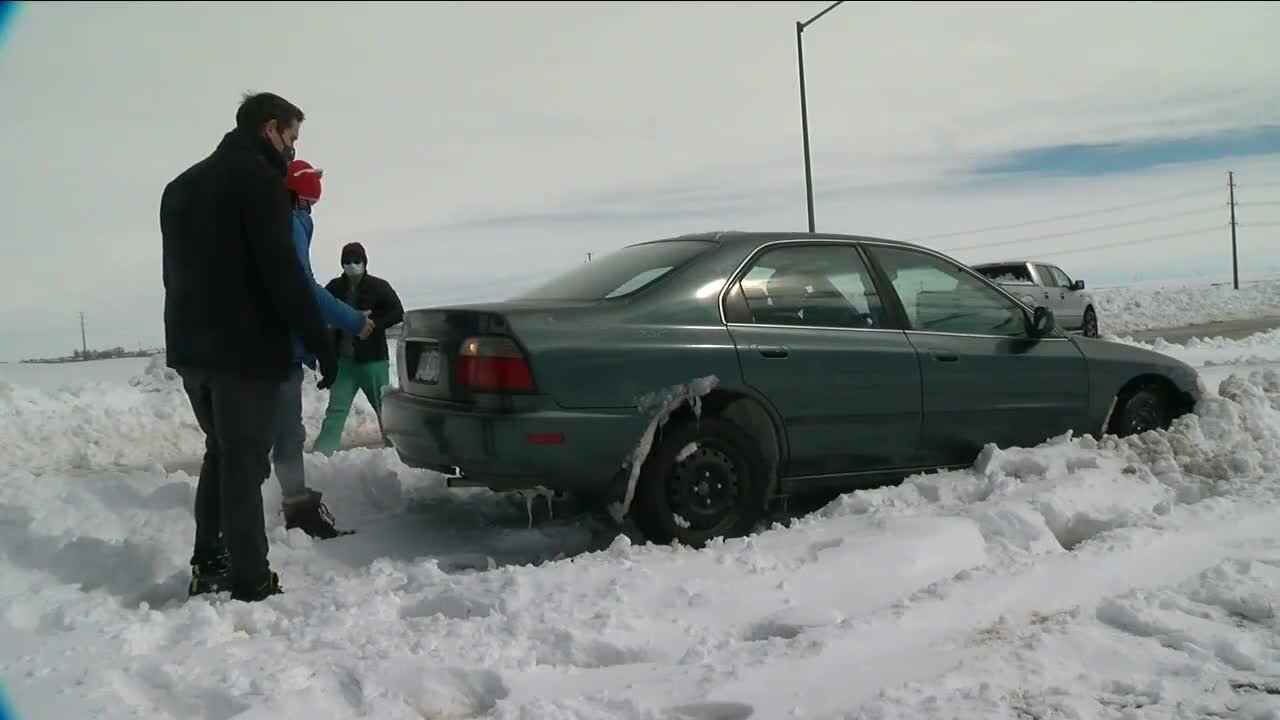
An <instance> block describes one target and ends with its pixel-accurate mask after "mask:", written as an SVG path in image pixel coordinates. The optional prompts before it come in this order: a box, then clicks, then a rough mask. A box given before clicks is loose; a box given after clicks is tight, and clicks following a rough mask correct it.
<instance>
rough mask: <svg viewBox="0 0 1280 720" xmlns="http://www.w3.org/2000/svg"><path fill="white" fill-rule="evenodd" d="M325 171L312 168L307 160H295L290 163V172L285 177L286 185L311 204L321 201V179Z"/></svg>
mask: <svg viewBox="0 0 1280 720" xmlns="http://www.w3.org/2000/svg"><path fill="white" fill-rule="evenodd" d="M322 175H324V171H323V170H321V169H319V168H314V167H311V163H309V162H307V161H306V160H294V161H293V162H290V163H289V171H288V173H287V174H286V175H285V178H284V184H285V187H287V188H289V189H290V190H292V191H293V192H295V193H297V194H298V197H300V198H302V199H303V200H310V201H311V202H319V201H320V177H321V176H322Z"/></svg>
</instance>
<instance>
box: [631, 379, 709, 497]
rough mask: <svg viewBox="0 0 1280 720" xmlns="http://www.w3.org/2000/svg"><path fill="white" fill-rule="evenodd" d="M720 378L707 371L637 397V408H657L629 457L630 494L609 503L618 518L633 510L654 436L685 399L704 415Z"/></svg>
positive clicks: (694, 409) (642, 410) (654, 409)
mask: <svg viewBox="0 0 1280 720" xmlns="http://www.w3.org/2000/svg"><path fill="white" fill-rule="evenodd" d="M719 382H720V380H719V378H717V377H716V376H715V375H707V376H704V377H700V378H696V379H694V380H693V381H692V382H688V383H682V384H680V385H672V386H670V387H667V388H664V389H662V390H659V391H657V392H652V393H647V394H645V395H642V396H641V397H639V398H637V399H636V409H637V410H639V411H640V412H642V413H643V412H653V416H652V418H651V419H650V420H649V425H648V427H646V428H645V431H644V434H643V435H641V436H640V441H639V443H637V444H636V448H635V450H634V451H633V452H632V454H631V457H630V458H628V460H627V462H628V464H629V465H630V468H631V472H630V475H629V476H628V477H627V490H626V494H625V495H624V496H623V499H622V500H621V502H616V503H613V504H611V505H610V506H609V512H610V514H611V515H612V516H613V519H614V520H615V521H617V522H622V520H623V518H625V517H626V516H627V513H628V512H630V510H631V501H632V500H633V499H634V498H635V494H636V483H637V482H639V480H640V470H641V469H642V468H643V467H644V462H645V459H646V458H648V457H649V450H650V449H651V448H652V446H653V438H654V435H655V434H657V432H658V428H659V427H662V426H663V425H665V424H666V423H667V420H669V419H670V418H671V414H672V413H674V412H675V411H676V410H677V409H679V408H680V406H681V405H683V404H685V403H689V405H690V406H691V407H692V408H693V414H694V415H695V416H696V417H699V418H701V417H702V397H703V396H704V395H706V394H707V393H709V392H711V391H712V390H714V389H715V387H716V385H717V384H718V383H719ZM623 467H627V465H625V464H624V465H623Z"/></svg>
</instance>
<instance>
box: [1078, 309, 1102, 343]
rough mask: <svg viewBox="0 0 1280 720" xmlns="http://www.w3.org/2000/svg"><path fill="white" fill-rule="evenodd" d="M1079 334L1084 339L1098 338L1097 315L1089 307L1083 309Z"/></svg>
mask: <svg viewBox="0 0 1280 720" xmlns="http://www.w3.org/2000/svg"><path fill="white" fill-rule="evenodd" d="M1081 332H1083V334H1084V336H1085V337H1091V338H1096V337H1098V314H1097V313H1096V312H1094V311H1093V308H1091V307H1090V308H1085V311H1084V326H1083V327H1082V328H1081Z"/></svg>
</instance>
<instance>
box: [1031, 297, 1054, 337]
mask: <svg viewBox="0 0 1280 720" xmlns="http://www.w3.org/2000/svg"><path fill="white" fill-rule="evenodd" d="M1057 325H1058V323H1057V320H1056V319H1055V318H1054V316H1053V311H1052V310H1050V309H1049V308H1047V307H1045V306H1044V305H1037V306H1036V309H1035V310H1034V311H1033V312H1032V313H1031V334H1032V335H1033V336H1035V337H1045V336H1046V335H1049V334H1050V333H1052V332H1053V331H1054V329H1056V328H1057Z"/></svg>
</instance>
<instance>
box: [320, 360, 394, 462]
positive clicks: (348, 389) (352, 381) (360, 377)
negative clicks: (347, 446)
mask: <svg viewBox="0 0 1280 720" xmlns="http://www.w3.org/2000/svg"><path fill="white" fill-rule="evenodd" d="M390 377H391V371H390V362H389V361H387V360H374V361H373V362H365V363H362V362H356V361H355V360H352V359H351V358H345V357H344V358H338V377H337V378H336V379H335V380H334V382H333V386H332V387H330V388H329V408H328V409H327V410H325V414H324V423H323V424H322V425H321V426H320V434H319V435H317V436H316V444H315V451H316V452H318V453H322V454H324V455H332V454H334V453H335V452H337V451H338V448H339V446H340V445H341V444H342V428H343V426H344V425H346V424H347V415H348V414H349V413H350V412H351V403H352V402H354V401H355V399H356V391H359V392H362V393H364V397H365V399H366V400H368V401H369V404H370V405H372V406H373V412H374V413H375V414H377V416H378V428H379V431H381V428H382V388H383V386H385V385H386V384H387V383H388V382H389V380H390ZM382 442H383V444H384V445H387V446H390V443H389V442H387V436H386V435H385V434H384V435H383V436H382Z"/></svg>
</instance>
